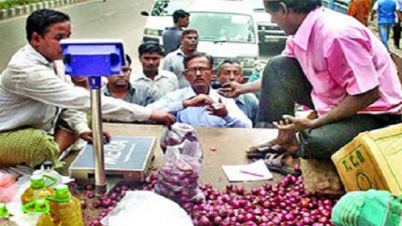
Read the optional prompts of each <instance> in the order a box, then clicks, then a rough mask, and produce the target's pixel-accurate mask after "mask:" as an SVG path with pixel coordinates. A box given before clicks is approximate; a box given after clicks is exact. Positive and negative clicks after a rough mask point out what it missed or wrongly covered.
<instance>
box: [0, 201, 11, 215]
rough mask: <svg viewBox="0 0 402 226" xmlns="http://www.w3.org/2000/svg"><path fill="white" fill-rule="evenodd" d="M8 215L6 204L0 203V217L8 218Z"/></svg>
mask: <svg viewBox="0 0 402 226" xmlns="http://www.w3.org/2000/svg"><path fill="white" fill-rule="evenodd" d="M9 216H10V214H9V213H8V210H7V207H6V204H4V203H0V217H9Z"/></svg>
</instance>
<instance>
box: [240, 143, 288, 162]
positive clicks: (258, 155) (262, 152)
mask: <svg viewBox="0 0 402 226" xmlns="http://www.w3.org/2000/svg"><path fill="white" fill-rule="evenodd" d="M285 152H286V149H284V148H282V146H281V145H279V144H275V145H273V146H271V147H261V148H257V151H255V152H247V153H246V155H247V158H249V159H265V156H266V155H267V154H268V153H277V154H280V153H285Z"/></svg>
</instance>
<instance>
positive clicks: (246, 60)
mask: <svg viewBox="0 0 402 226" xmlns="http://www.w3.org/2000/svg"><path fill="white" fill-rule="evenodd" d="M237 59H238V60H239V61H240V63H241V66H242V68H243V69H244V68H252V67H254V61H256V60H257V57H237Z"/></svg>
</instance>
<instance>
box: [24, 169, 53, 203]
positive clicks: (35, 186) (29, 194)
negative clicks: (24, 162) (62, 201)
mask: <svg viewBox="0 0 402 226" xmlns="http://www.w3.org/2000/svg"><path fill="white" fill-rule="evenodd" d="M44 177H46V178H48V179H50V180H51V181H52V182H51V183H49V184H45V180H44ZM30 181H31V186H30V187H29V188H28V189H26V190H25V191H24V193H23V194H22V196H21V202H22V205H25V204H27V203H30V202H32V201H35V200H39V199H45V198H46V197H47V196H49V195H53V194H54V189H53V188H51V187H50V186H52V185H54V184H55V183H56V182H57V180H56V179H55V178H54V177H50V176H47V175H32V176H31V178H30Z"/></svg>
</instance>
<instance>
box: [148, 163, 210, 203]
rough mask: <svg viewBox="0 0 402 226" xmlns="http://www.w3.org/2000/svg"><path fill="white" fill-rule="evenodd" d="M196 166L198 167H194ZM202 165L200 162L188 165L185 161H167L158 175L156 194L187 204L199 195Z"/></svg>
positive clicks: (201, 197)
mask: <svg viewBox="0 0 402 226" xmlns="http://www.w3.org/2000/svg"><path fill="white" fill-rule="evenodd" d="M194 166H196V167H194ZM199 166H200V163H199V162H198V161H195V162H193V164H188V163H187V162H185V161H180V159H177V161H165V163H164V165H163V166H162V169H161V170H160V171H159V173H158V178H157V181H158V183H157V184H156V186H155V192H156V193H158V194H160V195H162V196H165V197H166V198H169V199H171V200H173V201H175V202H177V203H179V204H183V203H187V202H189V201H190V200H192V199H193V198H194V197H200V198H199V199H201V200H202V201H203V198H204V197H203V196H202V195H198V194H202V193H200V190H199V189H198V174H199V168H200V167H199Z"/></svg>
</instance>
